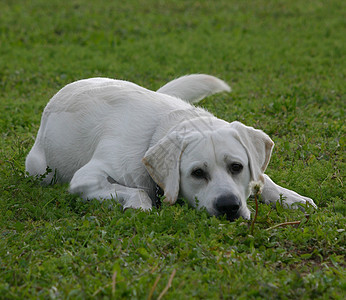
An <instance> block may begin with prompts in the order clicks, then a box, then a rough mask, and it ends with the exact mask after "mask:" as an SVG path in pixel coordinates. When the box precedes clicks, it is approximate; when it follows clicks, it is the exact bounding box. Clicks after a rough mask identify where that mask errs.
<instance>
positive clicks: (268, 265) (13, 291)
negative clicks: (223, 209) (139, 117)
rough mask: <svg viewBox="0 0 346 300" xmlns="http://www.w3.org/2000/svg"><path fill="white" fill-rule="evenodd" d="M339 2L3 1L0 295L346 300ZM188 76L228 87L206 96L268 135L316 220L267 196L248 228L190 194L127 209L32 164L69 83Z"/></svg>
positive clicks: (218, 111)
mask: <svg viewBox="0 0 346 300" xmlns="http://www.w3.org/2000/svg"><path fill="white" fill-rule="evenodd" d="M345 9H346V5H345V2H343V1H337V0H331V1H321V0H316V1H310V0H308V1H299V0H291V1H284V0H281V1H274V0H270V1H268V0H255V1H235V0H218V1H203V0H202V1H190V0H184V1H183V0H181V1H180V0H172V1H168V0H157V1H155V0H140V1H133V0H127V1H107V0H99V1H91V0H89V1H82V0H69V1H66V0H63V1H62V0H50V1H44V0H31V1H25V0H16V1H12V0H2V1H1V3H0V134H1V139H0V299H31V298H34V299H37V298H42V299H46V298H52V299H54V298H57V299H90V298H114V299H161V298H162V299H261V298H263V299H344V298H345V295H346V276H345V227H346V226H345V193H344V186H343V184H344V183H343V179H344V176H345V155H344V153H345V123H344V120H345V70H346V64H345V36H346V32H345ZM189 73H207V74H212V75H215V76H218V77H220V78H222V79H224V80H225V81H226V82H228V83H229V84H230V85H231V86H232V89H233V91H232V93H230V94H220V95H215V96H212V97H209V98H207V99H205V100H203V101H202V103H201V105H202V106H203V107H205V108H206V109H208V110H209V111H211V112H212V113H214V114H215V115H216V116H218V117H220V118H222V119H225V120H227V121H232V120H239V121H241V122H243V123H245V124H246V125H249V126H254V127H256V128H259V129H262V130H264V131H265V132H266V133H268V134H269V135H270V136H271V138H272V139H273V140H274V142H275V149H274V152H273V156H272V159H271V163H270V165H269V168H268V170H267V173H268V174H269V175H270V176H271V177H272V178H273V179H274V180H275V181H276V182H278V183H279V184H281V185H283V186H286V187H289V188H291V189H294V190H296V191H297V192H299V193H301V194H304V195H306V196H309V197H311V198H313V199H314V200H315V202H316V204H317V205H318V206H319V208H318V210H313V209H311V208H308V209H307V211H306V214H308V215H309V217H308V218H307V217H306V216H305V214H304V213H303V212H301V211H299V210H288V209H285V208H283V207H282V206H281V205H279V204H278V205H277V206H276V208H272V207H270V206H267V205H263V204H262V205H260V206H259V211H258V217H257V221H256V223H255V227H254V232H253V234H251V232H250V223H251V222H250V221H244V220H243V219H239V220H237V221H235V222H233V223H230V222H228V221H227V220H225V219H222V218H221V219H219V218H215V217H209V216H208V215H207V214H206V212H204V211H196V210H194V209H191V208H189V207H188V206H187V205H186V204H184V201H183V200H182V203H181V204H180V205H175V206H172V207H170V206H167V205H162V206H161V208H158V209H153V211H152V212H150V213H146V212H141V211H134V210H127V211H126V212H123V211H122V209H121V207H120V206H118V205H116V204H114V205H113V206H114V208H113V209H111V208H110V205H109V203H102V204H100V203H98V202H97V201H91V202H89V203H84V202H83V201H82V200H81V199H80V198H78V197H76V196H73V195H69V194H68V193H67V186H66V185H55V186H48V187H42V186H41V185H40V184H39V180H37V179H35V178H32V177H26V176H25V168H24V161H25V156H26V155H27V153H28V152H29V150H30V148H31V146H32V145H33V142H34V139H35V136H36V133H37V130H38V128H39V125H40V117H41V113H42V111H43V109H44V107H45V105H46V103H47V102H48V100H49V98H50V97H52V96H53V95H54V93H56V92H57V91H58V90H59V89H60V88H62V87H63V86H64V85H65V84H67V83H69V82H71V81H74V80H78V79H82V78H88V77H96V76H104V77H111V78H118V79H125V80H129V81H133V82H135V83H138V84H140V85H143V86H145V87H147V88H150V89H154V90H155V89H158V88H159V87H160V86H161V85H163V84H164V83H166V82H167V81H169V80H172V79H173V78H175V77H178V76H181V75H184V74H189ZM249 206H250V207H251V208H252V211H254V207H255V203H254V200H253V199H250V200H249ZM294 221H301V223H300V224H299V225H294V226H292V225H287V226H278V227H274V226H275V225H277V224H280V223H285V222H294ZM273 227H274V228H273Z"/></svg>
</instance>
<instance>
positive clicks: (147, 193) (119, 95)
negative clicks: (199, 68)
mask: <svg viewBox="0 0 346 300" xmlns="http://www.w3.org/2000/svg"><path fill="white" fill-rule="evenodd" d="M221 91H230V87H229V86H228V85H227V84H226V83H225V82H223V81H222V80H220V79H218V78H215V77H213V76H209V75H202V74H199V75H188V76H184V77H181V78H178V79H176V80H173V81H171V82H169V83H168V84H166V85H165V86H163V87H162V88H160V89H159V90H158V91H157V92H154V91H150V90H147V89H145V88H142V87H140V86H138V85H136V84H133V83H130V82H127V81H121V80H113V79H107V78H91V79H85V80H80V81H77V82H74V83H71V84H69V85H67V86H65V87H64V88H63V89H61V90H60V91H59V92H58V93H57V94H56V95H55V96H54V97H53V98H52V99H51V100H50V102H49V103H48V105H47V106H46V108H45V110H44V112H43V115H42V120H41V126H40V129H39V131H38V134H37V138H36V141H35V144H34V146H33V148H32V149H31V151H30V153H29V155H28V156H27V158H26V170H27V171H28V172H29V174H30V175H42V174H45V172H46V170H47V167H49V168H50V169H52V170H53V172H52V173H50V174H48V176H47V177H46V178H45V179H44V181H45V182H46V183H50V182H51V181H52V180H53V179H54V180H55V181H57V182H69V183H70V192H71V193H78V194H80V195H81V197H83V198H84V199H92V198H97V199H100V200H102V199H110V198H114V199H116V200H117V201H119V202H120V203H121V204H122V205H123V207H124V208H128V207H132V208H142V209H144V210H147V209H150V208H151V207H152V205H153V201H152V200H154V198H155V193H156V192H155V191H156V190H157V186H159V187H160V188H161V189H162V190H163V191H164V196H165V198H164V201H166V202H169V203H170V204H174V203H175V202H176V200H177V198H178V197H179V196H180V197H183V198H185V199H187V201H188V202H189V204H190V205H192V206H194V207H197V208H202V207H203V208H206V210H207V211H208V212H209V213H210V214H211V215H216V216H218V215H224V214H226V216H227V218H228V219H230V220H233V219H235V218H238V217H243V218H245V219H249V217H250V211H249V209H248V207H247V205H246V200H247V198H248V197H249V195H250V187H249V186H250V182H252V181H256V182H262V183H263V191H262V198H263V200H264V201H265V202H266V203H275V202H276V201H277V200H278V199H280V195H282V196H283V198H284V203H285V204H286V205H287V206H292V205H296V204H297V203H301V204H305V203H309V204H310V205H312V206H314V207H316V205H315V203H314V202H313V200H311V199H310V198H306V197H303V196H300V195H299V194H297V193H295V192H293V191H291V190H288V189H285V188H283V187H280V186H278V185H277V184H275V183H274V182H273V181H272V180H271V179H270V178H269V177H268V176H267V175H265V174H264V171H265V169H266V167H267V165H268V163H269V159H270V156H271V152H272V148H273V145H274V143H273V141H272V140H271V139H270V138H269V137H268V136H267V135H266V134H265V133H264V132H262V131H260V130H256V129H253V128H252V127H247V126H245V125H243V124H241V123H239V122H232V123H228V122H226V121H223V120H220V119H218V118H216V117H215V116H213V115H212V114H210V113H209V112H207V111H205V110H203V109H201V108H197V107H195V106H193V105H191V104H189V103H188V102H190V103H193V102H198V101H199V100H200V99H202V98H204V97H205V96H208V95H211V94H214V93H217V92H221Z"/></svg>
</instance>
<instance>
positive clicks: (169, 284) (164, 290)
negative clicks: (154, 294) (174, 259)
mask: <svg viewBox="0 0 346 300" xmlns="http://www.w3.org/2000/svg"><path fill="white" fill-rule="evenodd" d="M176 272H177V270H176V269H174V270H173V272H172V274H171V276H170V277H169V279H168V283H167V285H166V287H165V288H164V289H163V291H162V292H161V294H160V295H159V297H158V298H157V300H160V299H162V297H163V295H164V294H166V293H167V291H168V289H169V288H170V287H171V285H172V281H173V278H174V275H175V273H176Z"/></svg>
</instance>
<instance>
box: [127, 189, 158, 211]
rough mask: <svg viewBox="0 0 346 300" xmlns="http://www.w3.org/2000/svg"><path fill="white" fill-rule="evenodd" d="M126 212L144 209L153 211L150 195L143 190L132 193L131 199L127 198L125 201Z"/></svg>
mask: <svg viewBox="0 0 346 300" xmlns="http://www.w3.org/2000/svg"><path fill="white" fill-rule="evenodd" d="M122 205H123V208H124V210H126V209H128V208H134V209H142V210H144V211H149V210H151V209H152V206H153V205H152V201H151V199H150V197H149V196H148V194H147V193H146V192H145V191H143V190H137V191H136V192H133V193H131V195H130V196H129V197H126V198H125V199H124V200H123V203H122Z"/></svg>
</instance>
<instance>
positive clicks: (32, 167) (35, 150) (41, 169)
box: [25, 142, 53, 184]
mask: <svg viewBox="0 0 346 300" xmlns="http://www.w3.org/2000/svg"><path fill="white" fill-rule="evenodd" d="M25 170H26V171H27V172H28V173H29V175H31V176H39V175H44V174H46V172H47V162H46V155H45V153H44V150H43V149H42V147H41V146H40V144H39V143H37V142H35V144H34V146H33V147H32V149H31V150H30V152H29V154H28V156H27V157H26V160H25ZM52 178H53V174H52V173H50V174H47V175H46V176H45V177H44V178H43V183H47V184H49V183H50V182H51V181H52Z"/></svg>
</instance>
